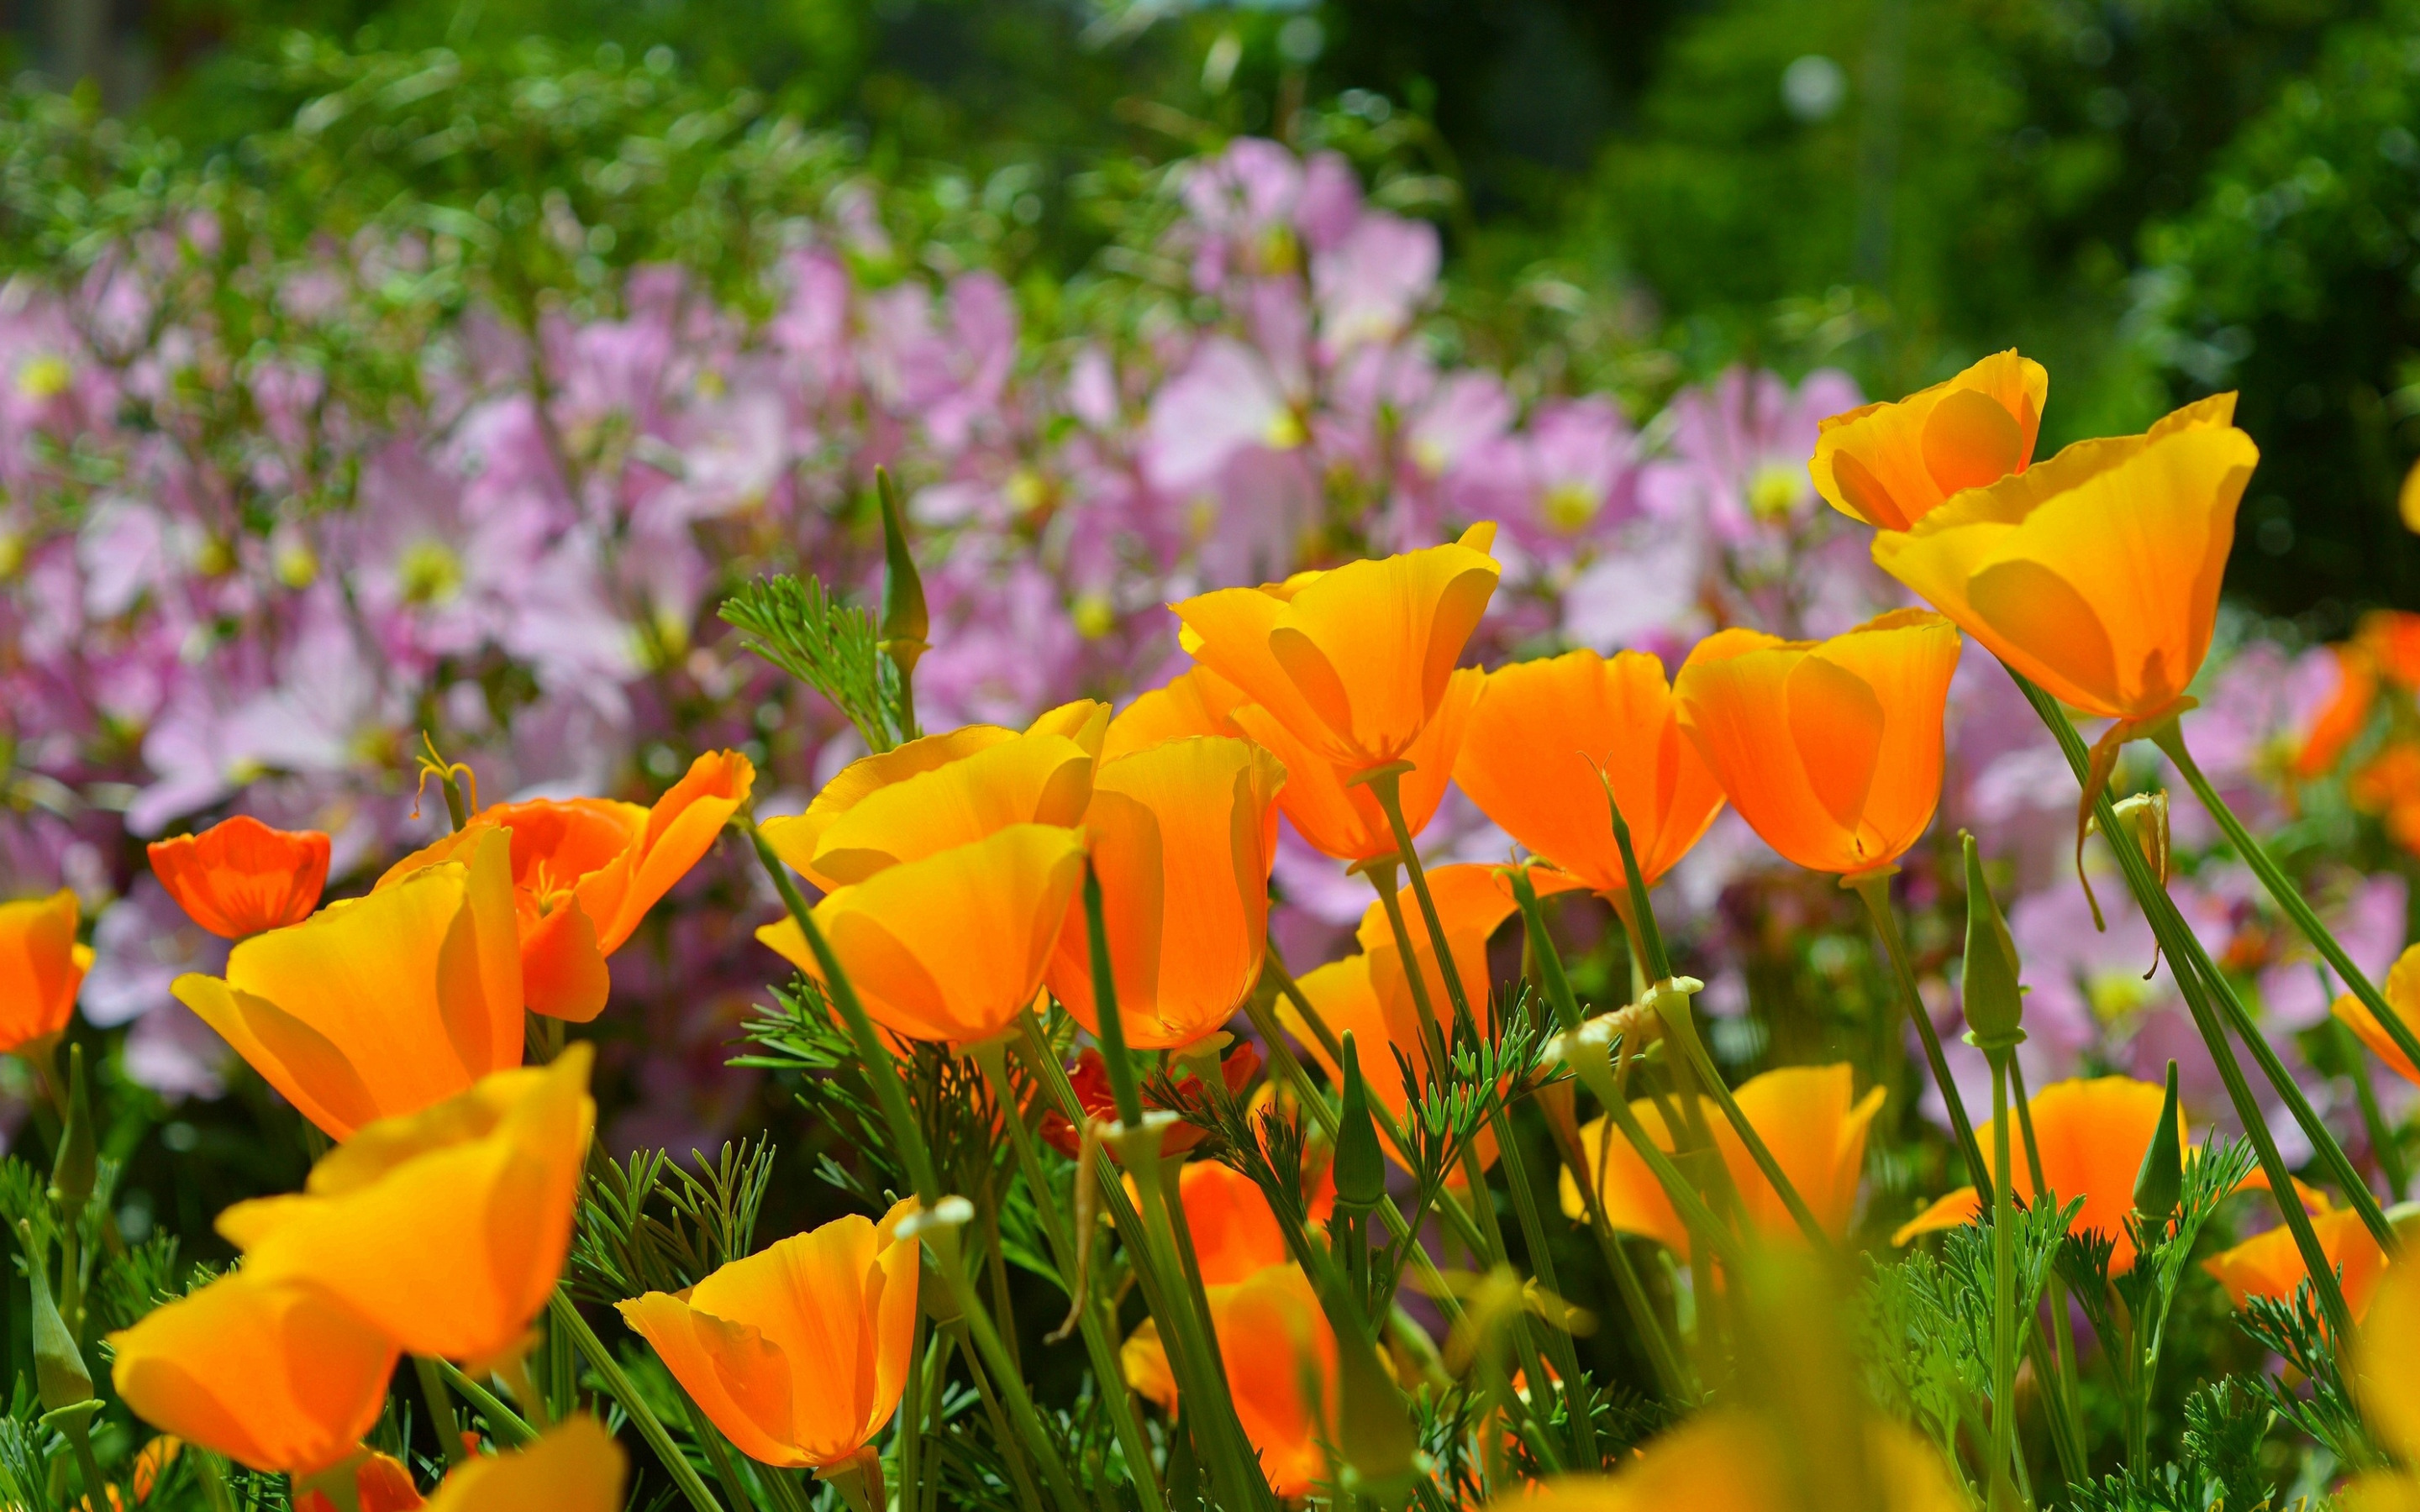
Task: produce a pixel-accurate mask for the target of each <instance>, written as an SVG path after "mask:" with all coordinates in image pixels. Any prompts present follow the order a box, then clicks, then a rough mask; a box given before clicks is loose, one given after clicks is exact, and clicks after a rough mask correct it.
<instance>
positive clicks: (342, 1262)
mask: <svg viewBox="0 0 2420 1512" xmlns="http://www.w3.org/2000/svg"><path fill="white" fill-rule="evenodd" d="M590 1059H591V1052H590V1047H589V1046H588V1045H586V1044H584V1043H582V1044H573V1045H571V1046H569V1047H568V1048H567V1049H566V1050H565V1051H564V1053H563V1055H562V1057H560V1058H559V1059H557V1060H556V1061H555V1062H554V1063H553V1064H552V1065H551V1066H546V1067H543V1068H537V1067H533V1068H531V1069H528V1070H523V1071H511V1072H499V1073H497V1074H496V1075H493V1076H489V1077H488V1078H487V1079H485V1080H484V1081H482V1082H480V1083H479V1085H478V1086H476V1087H474V1088H472V1089H471V1090H470V1091H468V1092H466V1093H464V1094H462V1095H461V1096H459V1097H457V1098H453V1099H450V1100H448V1101H446V1102H444V1103H438V1104H437V1105H436V1106H434V1107H431V1108H429V1109H427V1111H426V1112H423V1113H420V1114H417V1115H414V1116H412V1117H410V1118H403V1119H390V1120H387V1121H384V1122H380V1123H374V1124H371V1125H370V1126H369V1127H367V1128H365V1129H364V1130H362V1131H361V1132H360V1133H359V1134H355V1135H354V1136H353V1137H352V1138H350V1139H349V1140H347V1141H346V1142H345V1143H344V1144H342V1145H340V1146H338V1147H337V1148H336V1149H333V1150H331V1151H329V1152H328V1153H327V1154H326V1155H324V1156H322V1157H321V1158H320V1160H319V1163H318V1165H315V1166H313V1167H312V1170H311V1177H310V1180H309V1182H308V1183H307V1185H306V1186H305V1188H304V1190H303V1192H302V1194H300V1195H298V1196H284V1197H264V1198H261V1199H258V1200H256V1201H252V1202H240V1203H237V1204H236V1205H235V1206H234V1207H232V1208H229V1209H227V1210H226V1211H225V1212H223V1213H221V1214H220V1215H219V1222H218V1228H219V1232H220V1233H221V1234H223V1235H225V1237H226V1239H227V1241H228V1242H230V1243H233V1244H234V1245H236V1246H237V1247H238V1248H240V1249H241V1250H242V1251H244V1254H245V1266H244V1270H245V1273H247V1274H253V1275H258V1276H261V1277H263V1278H274V1279H279V1280H289V1281H293V1282H296V1283H301V1284H307V1285H310V1286H314V1287H318V1288H320V1289H322V1290H324V1291H326V1292H327V1293H328V1294H329V1295H330V1296H332V1297H334V1298H335V1299H336V1300H337V1301H339V1302H341V1303H342V1304H344V1305H345V1306H347V1307H349V1308H350V1309H351V1310H352V1311H353V1312H355V1313H357V1314H359V1315H360V1316H361V1317H362V1318H363V1319H365V1320H366V1321H367V1322H369V1323H370V1324H371V1325H373V1326H374V1327H376V1328H378V1329H379V1330H380V1331H381V1332H383V1333H384V1334H385V1335H387V1336H388V1337H389V1338H391V1339H393V1340H395V1341H396V1343H397V1344H398V1345H400V1346H402V1347H403V1348H404V1349H405V1350H408V1351H410V1352H411V1353H413V1354H423V1355H438V1356H442V1357H443V1358H446V1359H449V1360H458V1361H469V1362H473V1364H476V1363H479V1362H483V1361H492V1360H495V1359H498V1358H500V1357H503V1356H506V1355H509V1354H510V1353H511V1352H512V1351H514V1350H517V1349H518V1348H519V1347H520V1345H521V1343H522V1342H523V1340H524V1339H525V1338H526V1336H527V1335H528V1334H529V1331H530V1325H531V1324H532V1322H534V1321H535V1319H536V1317H537V1315H538V1313H539V1312H540V1311H541V1310H543V1309H544V1308H545V1306H546V1304H547V1299H548V1298H549V1297H551V1295H552V1294H553V1291H554V1285H555V1280H556V1278H557V1277H558V1276H559V1275H560V1274H561V1273H562V1271H563V1260H564V1256H565V1254H566V1252H567V1251H568V1249H569V1247H570V1243H571V1219H572V1211H573V1207H574V1204H575V1200H576V1198H577V1197H578V1195H579V1188H580V1173H581V1170H582V1165H583V1163H584V1162H585V1160H586V1157H587V1153H588V1138H589V1132H590V1130H591V1128H592V1127H593V1126H594V1125H595V1123H596V1119H597V1104H596V1103H594V1102H593V1101H591V1100H590V1098H589V1096H588V1068H589V1062H590Z"/></svg>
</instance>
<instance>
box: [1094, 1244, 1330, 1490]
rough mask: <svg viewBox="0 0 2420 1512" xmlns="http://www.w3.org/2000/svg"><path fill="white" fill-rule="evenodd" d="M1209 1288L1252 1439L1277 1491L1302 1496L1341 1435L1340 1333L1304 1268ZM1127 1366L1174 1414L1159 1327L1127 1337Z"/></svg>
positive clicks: (1221, 1353)
mask: <svg viewBox="0 0 2420 1512" xmlns="http://www.w3.org/2000/svg"><path fill="white" fill-rule="evenodd" d="M1204 1289H1205V1291H1206V1293H1207V1295H1208V1298H1209V1303H1210V1322H1211V1326H1212V1328H1213V1329H1214V1330H1215V1331H1216V1333H1217V1335H1218V1358H1219V1360H1220V1362H1221V1364H1222V1365H1224V1367H1225V1369H1226V1375H1227V1385H1228V1387H1229V1389H1230V1390H1231V1391H1233V1393H1234V1399H1235V1416H1236V1417H1237V1418H1238V1419H1240V1420H1241V1421H1242V1423H1243V1425H1244V1436H1245V1437H1246V1438H1248V1439H1249V1440H1250V1441H1251V1445H1252V1447H1253V1448H1254V1449H1256V1450H1258V1451H1259V1452H1260V1457H1261V1470H1262V1472H1263V1473H1264V1474H1266V1475H1267V1476H1268V1478H1269V1487H1270V1489H1272V1490H1274V1491H1276V1492H1277V1493H1278V1494H1279V1495H1280V1496H1283V1497H1296V1496H1301V1495H1303V1494H1304V1493H1305V1492H1307V1491H1309V1490H1310V1489H1311V1487H1312V1486H1313V1485H1315V1484H1316V1483H1317V1482H1318V1481H1320V1480H1321V1479H1322V1478H1323V1477H1325V1476H1326V1474H1327V1473H1328V1460H1327V1450H1326V1444H1327V1443H1332V1442H1333V1441H1334V1438H1335V1433H1336V1427H1337V1424H1336V1412H1337V1343H1336V1333H1335V1330H1333V1329H1332V1328H1330V1327H1329V1326H1328V1322H1327V1317H1326V1314H1325V1313H1324V1312H1322V1311H1321V1309H1320V1305H1319V1299H1318V1297H1317V1296H1316V1295H1314V1294H1313V1293H1312V1291H1311V1281H1310V1279H1309V1278H1308V1277H1306V1276H1305V1275H1304V1274H1303V1273H1302V1270H1301V1268H1300V1267H1298V1266H1295V1265H1272V1266H1269V1267H1267V1268H1266V1269H1264V1270H1261V1271H1258V1272H1256V1273H1253V1274H1252V1275H1251V1276H1249V1277H1248V1278H1247V1279H1245V1280H1242V1281H1238V1282H1235V1283H1233V1284H1231V1285H1227V1286H1210V1287H1207V1288H1204ZM1119 1358H1120V1360H1121V1361H1122V1362H1123V1364H1124V1365H1125V1376H1126V1383H1127V1384H1128V1385H1129V1386H1131V1387H1133V1388H1134V1390H1135V1391H1136V1392H1137V1393H1139V1394H1140V1395H1142V1396H1147V1397H1149V1398H1150V1399H1152V1400H1153V1401H1155V1402H1157V1403H1158V1404H1159V1405H1160V1407H1161V1408H1163V1409H1165V1410H1166V1411H1167V1412H1169V1413H1170V1414H1171V1416H1172V1415H1174V1413H1175V1412H1176V1411H1177V1407H1178V1402H1177V1396H1176V1379H1175V1376H1174V1374H1173V1373H1172V1372H1171V1370H1170V1369H1169V1366H1168V1356H1167V1353H1166V1351H1165V1349H1164V1347H1163V1346H1162V1345H1161V1343H1160V1340H1159V1330H1158V1326H1157V1324H1156V1322H1155V1321H1154V1320H1153V1319H1144V1320H1143V1322H1142V1325H1141V1326H1140V1328H1138V1329H1137V1330H1136V1331H1135V1332H1134V1334H1133V1335H1131V1336H1129V1337H1128V1338H1127V1340H1126V1342H1125V1347H1124V1348H1123V1349H1122V1350H1120V1351H1119Z"/></svg>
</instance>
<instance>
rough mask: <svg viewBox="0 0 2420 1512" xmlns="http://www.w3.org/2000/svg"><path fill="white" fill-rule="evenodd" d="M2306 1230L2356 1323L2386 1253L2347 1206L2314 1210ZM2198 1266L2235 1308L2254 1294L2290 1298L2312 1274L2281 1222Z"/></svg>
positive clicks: (2372, 1291) (2365, 1307)
mask: <svg viewBox="0 0 2420 1512" xmlns="http://www.w3.org/2000/svg"><path fill="white" fill-rule="evenodd" d="M2311 1230H2312V1232H2313V1233H2314V1234H2316V1235H2317V1236H2318V1238H2319V1253H2321V1254H2322V1255H2325V1256H2326V1257H2327V1258H2328V1263H2329V1264H2330V1265H2332V1266H2334V1267H2335V1269H2336V1271H2337V1273H2339V1274H2340V1275H2341V1276H2342V1278H2343V1286H2344V1300H2345V1306H2346V1308H2347V1309H2348V1310H2349V1311H2350V1312H2351V1314H2352V1319H2353V1321H2354V1322H2356V1323H2357V1322H2360V1321H2361V1319H2362V1318H2363V1317H2364V1315H2366V1313H2367V1312H2368V1311H2369V1304H2370V1299H2371V1297H2372V1296H2374V1295H2375V1294H2376V1293H2377V1290H2378V1281H2379V1276H2380V1275H2381V1273H2383V1272H2384V1271H2385V1270H2386V1269H2387V1264H2386V1252H2385V1251H2384V1250H2382V1249H2381V1248H2379V1247H2378V1241H2377V1239H2376V1238H2374V1237H2373V1236H2372V1235H2371V1234H2370V1231H2369V1228H2368V1226H2367V1225H2366V1224H2364V1223H2363V1222H2362V1221H2361V1214H2359V1213H2357V1212H2355V1211H2352V1210H2351V1209H2350V1208H2341V1209H2331V1210H2329V1211H2325V1212H2316V1213H2313V1214H2312V1215H2311ZM2201 1267H2202V1269H2203V1270H2205V1271H2208V1272H2209V1273H2211V1274H2212V1275H2214V1276H2216V1277H2218V1284H2219V1285H2220V1286H2223V1287H2225V1288H2226V1295H2227V1300H2228V1301H2230V1302H2232V1303H2234V1304H2235V1305H2237V1306H2238V1307H2241V1306H2242V1305H2243V1304H2244V1303H2245V1302H2246V1301H2247V1300H2249V1299H2251V1298H2253V1297H2269V1298H2273V1299H2274V1300H2276V1301H2278V1302H2290V1301H2292V1300H2293V1296H2294V1289H2295V1288H2297V1287H2300V1286H2301V1285H2302V1284H2303V1283H2304V1282H2305V1281H2307V1280H2309V1279H2310V1276H2311V1273H2310V1272H2309V1271H2308V1270H2307V1269H2305V1268H2304V1264H2303V1252H2302V1250H2301V1249H2300V1248H2298V1247H2297V1246H2296V1245H2295V1243H2294V1236H2293V1234H2292V1233H2291V1232H2290V1231H2289V1230H2288V1228H2287V1227H2286V1226H2285V1225H2283V1224H2280V1225H2278V1226H2277V1227H2274V1228H2272V1229H2269V1230H2267V1231H2266V1232H2263V1233H2258V1234H2255V1235H2253V1236H2252V1237H2251V1238H2250V1239H2247V1240H2245V1241H2244V1242H2242V1243H2241V1244H2238V1245H2236V1246H2235V1247H2234V1248H2233V1249H2230V1250H2226V1251H2224V1252H2222V1253H2220V1254H2217V1255H2213V1256H2211V1257H2210V1258H2209V1259H2206V1260H2204V1261H2202V1262H2201Z"/></svg>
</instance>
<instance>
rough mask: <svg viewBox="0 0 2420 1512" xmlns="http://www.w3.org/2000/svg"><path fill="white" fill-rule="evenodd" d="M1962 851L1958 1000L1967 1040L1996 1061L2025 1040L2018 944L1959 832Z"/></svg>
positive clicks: (1979, 861)
mask: <svg viewBox="0 0 2420 1512" xmlns="http://www.w3.org/2000/svg"><path fill="white" fill-rule="evenodd" d="M1958 838H1959V841H1961V842H1962V844H1963V845H1964V847H1965V851H1966V964H1965V969H1964V972H1963V974H1962V977H1961V979H1960V982H1959V995H1960V997H1961V998H1962V1002H1963V1004H1964V1007H1965V1010H1966V1028H1967V1035H1966V1038H1967V1040H1968V1041H1971V1042H1972V1043H1973V1044H1974V1045H1975V1047H1976V1048H1977V1049H1978V1050H1981V1051H1982V1052H1983V1053H1984V1054H1985V1055H1987V1056H1990V1057H1993V1059H1995V1060H1996V1059H1998V1058H1999V1057H2002V1056H2004V1055H2007V1054H2008V1053H2009V1051H2010V1050H2013V1049H2015V1048H2016V1046H2017V1044H2018V1043H2019V1042H2020V1041H2023V1040H2024V1037H2025V1031H2024V1029H2023V1028H2021V1027H2019V1023H2020V1021H2021V1020H2022V1019H2023V1018H2024V1011H2025V1004H2024V988H2022V987H2020V986H2018V985H2017V974H2018V971H2019V970H2020V966H2019V964H2018V961H2017V943H2016V941H2015V940H2014V939H2012V938H2010V937H2009V925H2008V921H2007V920H2006V919H2004V918H2001V917H2000V907H1999V904H1998V903H1994V902H1993V901H1992V889H1991V887H1990V886H1989V885H1988V884H1986V883H1985V882H1984V880H1983V856H1982V853H1981V852H1980V851H1979V850H1978V848H1977V847H1976V844H1975V837H1974V836H1972V835H1969V834H1966V833H1964V832H1963V831H1961V832H1960V834H1959V837H1958Z"/></svg>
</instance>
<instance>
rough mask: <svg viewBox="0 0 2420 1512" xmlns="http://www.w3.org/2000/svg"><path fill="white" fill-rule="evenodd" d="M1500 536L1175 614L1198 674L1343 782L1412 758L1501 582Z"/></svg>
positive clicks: (1243, 592) (1317, 575)
mask: <svg viewBox="0 0 2420 1512" xmlns="http://www.w3.org/2000/svg"><path fill="white" fill-rule="evenodd" d="M1495 542H1496V527H1495V526H1493V525H1474V526H1472V527H1471V528H1470V529H1469V530H1467V531H1466V532H1463V536H1462V539H1461V540H1460V541H1458V542H1455V543H1454V544H1452V545H1450V546H1436V547H1430V548H1427V549H1425V550H1420V551H1407V552H1404V554H1402V555H1401V556H1392V557H1388V558H1386V559H1384V560H1382V561H1375V562H1352V563H1345V564H1344V565H1343V566H1341V567H1335V568H1331V569H1329V570H1328V571H1326V572H1305V573H1297V574H1295V576H1294V577H1292V578H1289V579H1286V580H1285V581H1284V582H1282V583H1264V584H1263V585H1262V586H1260V587H1258V588H1222V589H1219V590H1218V591H1217V592H1215V593H1208V594H1201V595H1200V596H1198V597H1194V598H1188V599H1186V600H1185V601H1184V602H1182V603H1179V604H1173V605H1171V606H1170V607H1171V609H1174V610H1175V611H1176V617H1177V618H1178V619H1179V620H1182V621H1183V622H1184V625H1185V627H1184V630H1183V631H1182V632H1181V635H1180V640H1181V642H1182V644H1183V645H1184V647H1185V649H1186V650H1187V651H1188V652H1190V653H1192V655H1193V658H1194V659H1195V660H1196V661H1198V662H1200V663H1201V664H1202V665H1203V666H1204V667H1207V668H1209V669H1210V670H1211V671H1215V672H1217V673H1218V675H1219V676H1220V677H1223V678H1225V679H1226V680H1227V681H1228V682H1230V683H1233V685H1234V686H1235V687H1237V688H1239V689H1241V690H1242V692H1243V694H1244V696H1245V697H1246V698H1249V699H1250V700H1251V701H1252V702H1255V703H1258V704H1259V705H1261V706H1262V707H1263V708H1264V709H1266V710H1268V712H1269V713H1270V715H1271V716H1272V717H1275V718H1276V719H1277V721H1278V722H1279V723H1280V724H1282V725H1284V726H1285V727H1286V729H1287V730H1289V731H1290V732H1292V733H1293V734H1294V736H1295V739H1296V740H1299V741H1301V742H1302V743H1303V744H1304V745H1306V746H1309V747H1310V748H1312V749H1314V750H1317V751H1318V752H1319V753H1320V754H1321V755H1323V756H1324V757H1326V759H1327V760H1329V761H1331V762H1334V763H1336V764H1338V765H1340V766H1342V767H1344V768H1345V769H1346V770H1347V771H1367V770H1369V769H1370V768H1372V767H1373V766H1383V765H1385V764H1388V762H1391V761H1394V760H1396V759H1397V758H1398V757H1401V756H1402V755H1404V752H1406V751H1408V750H1410V749H1411V748H1412V743H1413V742H1414V741H1416V740H1418V739H1419V734H1420V732H1421V731H1422V730H1423V729H1425V728H1427V726H1428V723H1429V721H1430V720H1431V719H1433V718H1435V717H1436V712H1437V705H1438V704H1439V703H1440V702H1443V701H1444V698H1445V687H1446V679H1447V678H1449V677H1450V676H1451V675H1452V674H1453V667H1454V663H1455V662H1457V661H1459V660H1461V659H1462V650H1463V646H1464V644H1465V643H1466V641H1468V640H1469V639H1470V633H1471V631H1473V630H1475V629H1477V628H1478V627H1479V620H1480V616H1481V615H1482V614H1484V613H1485V612H1486V611H1487V602H1488V600H1489V599H1490V598H1492V597H1493V596H1495V593H1496V579H1497V575H1498V574H1499V573H1500V572H1501V570H1502V569H1501V568H1499V567H1498V566H1497V563H1496V560H1495V558H1493V557H1491V556H1489V555H1488V549H1489V548H1491V547H1493V546H1494V545H1495Z"/></svg>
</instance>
